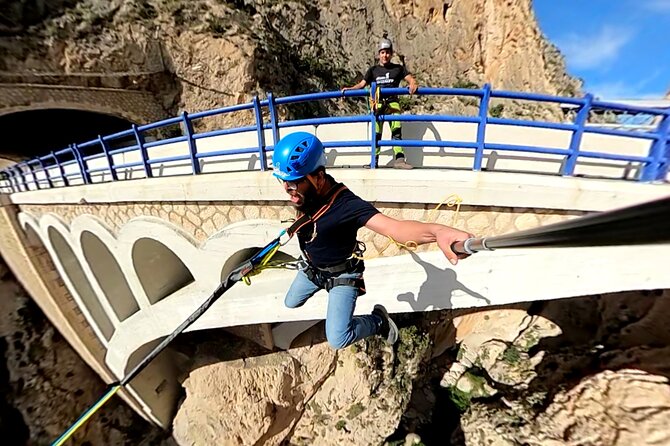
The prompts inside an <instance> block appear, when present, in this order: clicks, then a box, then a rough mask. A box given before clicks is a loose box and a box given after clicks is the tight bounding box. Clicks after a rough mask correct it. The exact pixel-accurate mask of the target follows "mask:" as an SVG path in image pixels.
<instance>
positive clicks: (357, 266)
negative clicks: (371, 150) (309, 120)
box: [272, 132, 472, 349]
mask: <svg viewBox="0 0 670 446" xmlns="http://www.w3.org/2000/svg"><path fill="white" fill-rule="evenodd" d="M272 162H273V175H274V176H275V177H276V178H277V179H278V180H279V181H280V183H281V184H282V186H283V187H284V190H285V191H286V193H287V194H288V195H289V197H290V200H291V204H292V205H293V206H294V207H295V208H296V210H297V214H298V216H297V222H300V223H298V224H297V225H296V226H298V227H299V229H297V235H298V242H299V244H300V249H301V250H302V252H303V257H304V260H305V265H306V266H305V267H304V268H303V269H301V270H299V271H298V274H297V276H296V277H295V279H294V280H293V283H292V284H291V287H290V288H289V290H288V293H287V295H286V298H285V300H284V303H285V304H286V306H287V307H289V308H297V307H300V306H301V305H303V304H304V303H305V302H306V301H307V300H308V299H309V298H310V297H312V296H313V295H314V294H315V293H316V292H317V291H319V290H321V289H325V290H327V291H328V310H327V314H326V337H327V338H328V342H329V343H330V345H331V346H332V347H333V348H335V349H339V348H344V347H346V346H348V345H350V344H352V343H354V342H356V341H358V340H360V339H363V338H366V337H368V336H372V335H375V334H380V335H381V336H383V337H385V338H386V341H387V342H388V343H390V344H394V343H395V342H396V341H397V339H398V328H397V327H396V325H395V323H394V322H393V320H392V319H391V318H390V317H389V315H388V313H387V311H386V309H385V308H384V306H382V305H375V307H374V311H373V312H372V314H369V315H365V316H356V317H354V316H353V313H354V308H355V306H356V299H357V297H358V296H361V295H363V294H365V284H364V282H363V270H364V269H365V266H364V263H363V260H362V254H363V251H364V248H365V245H363V243H362V242H359V241H357V239H356V238H357V232H358V229H359V228H361V227H363V226H365V227H366V228H368V229H370V230H372V231H374V232H376V233H378V234H381V235H384V236H388V237H391V238H393V239H394V240H396V241H398V242H400V243H409V242H410V241H413V242H415V243H416V244H417V245H422V244H425V243H432V242H437V245H438V246H439V248H440V249H441V250H442V252H443V253H444V255H445V256H446V257H447V258H448V259H449V261H450V262H451V263H452V264H454V265H455V264H456V263H457V262H458V259H459V258H465V257H467V256H466V255H457V254H455V253H454V252H453V251H452V250H451V245H452V243H454V242H456V241H463V240H466V239H468V238H470V237H472V235H471V234H468V233H466V232H463V231H459V230H457V229H454V228H451V227H448V226H444V225H441V224H437V223H423V222H420V221H415V220H396V219H394V218H391V217H388V216H386V215H384V214H382V213H380V212H379V210H377V209H376V208H375V207H374V206H373V205H372V204H371V203H369V202H367V201H365V200H363V199H361V198H359V197H358V196H356V195H355V194H354V193H353V192H351V191H350V190H348V189H347V188H346V187H345V186H344V185H343V184H341V183H338V182H336V181H335V179H334V178H333V177H332V176H330V175H328V174H327V173H326V157H325V153H324V148H323V144H322V143H321V141H320V140H319V139H318V138H317V137H316V136H314V135H312V134H310V133H306V132H296V133H291V134H289V135H287V136H285V137H284V138H282V139H281V140H279V141H278V142H277V144H276V146H275V149H274V155H273V160H272ZM301 221H302V222H301Z"/></svg>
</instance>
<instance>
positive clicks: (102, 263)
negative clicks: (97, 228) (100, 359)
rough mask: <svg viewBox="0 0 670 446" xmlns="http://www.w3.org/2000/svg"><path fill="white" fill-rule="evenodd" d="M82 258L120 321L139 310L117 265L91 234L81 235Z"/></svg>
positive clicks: (87, 232) (101, 243) (103, 246)
mask: <svg viewBox="0 0 670 446" xmlns="http://www.w3.org/2000/svg"><path fill="white" fill-rule="evenodd" d="M81 247H82V251H83V252H84V258H85V259H86V262H87V263H88V265H89V266H90V267H91V271H92V272H93V275H94V276H95V280H97V281H98V284H100V288H101V289H102V292H103V293H104V294H105V296H106V297H107V300H108V301H109V304H110V306H111V307H112V309H113V310H114V313H116V317H117V318H118V319H119V320H120V321H124V320H126V319H128V318H129V317H130V316H132V315H133V314H135V313H136V312H137V311H138V310H139V309H140V307H139V305H138V304H137V301H136V300H135V298H134V296H133V293H132V291H131V290H130V286H128V282H127V281H126V277H125V276H124V274H123V271H121V267H120V266H119V263H118V262H117V261H116V259H115V258H114V255H112V253H111V251H110V250H109V248H107V246H106V245H105V244H104V243H103V242H102V241H101V240H100V239H99V238H98V237H97V236H96V235H95V234H93V233H92V232H89V231H84V232H82V234H81Z"/></svg>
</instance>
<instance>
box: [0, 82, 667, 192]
mask: <svg viewBox="0 0 670 446" xmlns="http://www.w3.org/2000/svg"><path fill="white" fill-rule="evenodd" d="M375 92H376V93H377V94H375ZM408 93H409V92H408V89H407V88H385V89H380V90H379V91H378V92H377V90H376V85H374V84H373V85H372V86H371V89H370V90H349V91H346V92H340V91H328V92H319V93H309V94H302V95H297V96H287V97H282V98H276V97H274V95H273V94H272V93H268V94H267V98H266V99H260V98H258V97H254V98H253V100H252V101H251V102H250V103H246V104H239V105H233V106H228V107H222V108H218V109H214V110H206V111H201V112H197V113H186V112H184V113H182V114H181V115H180V116H178V117H173V118H169V119H165V120H162V121H158V122H154V123H150V124H146V125H142V126H137V125H133V126H132V128H131V129H129V130H125V131H123V132H118V133H115V134H112V135H107V136H98V137H97V138H96V139H94V140H91V141H87V142H84V143H80V144H71V145H70V146H69V147H67V148H65V149H63V150H59V151H56V152H50V153H48V154H46V155H43V156H41V157H37V158H34V159H31V160H28V161H22V162H20V163H17V164H14V165H12V166H9V167H7V168H5V169H4V170H3V171H2V172H0V186H1V190H2V191H3V192H22V191H28V190H36V189H50V188H53V187H63V186H65V187H67V186H70V185H72V181H73V180H75V181H76V182H77V183H78V184H82V183H83V184H92V183H94V182H97V181H94V178H96V179H99V178H100V177H101V176H103V177H102V179H104V175H105V174H109V179H110V181H119V180H121V178H119V175H118V172H119V170H121V169H130V168H136V167H141V168H142V171H143V174H144V176H145V177H146V178H151V177H153V176H154V168H155V166H156V165H158V164H161V165H165V164H169V163H174V162H183V161H188V162H189V164H190V167H191V171H190V173H191V174H193V175H198V174H201V173H202V168H201V161H202V160H204V159H207V158H212V157H219V156H222V155H241V154H257V156H258V160H259V166H260V170H266V169H267V168H268V160H267V155H268V153H269V152H272V150H273V149H274V146H273V144H274V141H277V140H278V138H279V134H280V132H279V130H280V129H286V128H291V127H298V126H306V125H310V126H318V125H324V124H338V123H370V125H371V126H372V127H370V128H371V129H372V128H374V125H375V124H376V123H377V122H383V121H402V122H451V123H471V124H475V125H476V126H477V132H476V139H475V140H474V141H471V142H466V141H424V140H411V139H410V140H377V139H376V138H375V133H374V132H373V131H370V132H369V133H370V137H369V139H367V140H341V141H326V142H325V146H326V147H327V148H333V147H337V148H348V147H359V148H360V147H368V148H369V149H370V160H371V161H370V165H371V166H370V167H371V168H376V167H377V166H376V160H375V152H376V149H377V147H378V146H379V147H390V146H400V147H451V148H459V149H469V150H472V151H473V158H474V161H473V165H472V169H473V170H475V171H478V170H481V169H482V161H483V158H484V152H485V151H486V150H500V151H509V152H516V153H519V152H523V153H535V154H552V155H558V156H562V157H564V162H563V164H562V167H561V170H560V174H561V175H563V176H572V175H574V174H575V167H576V165H577V161H578V160H579V159H580V158H590V159H600V160H610V161H623V162H636V163H640V165H641V166H642V168H641V172H640V174H639V176H638V180H639V181H643V182H651V181H664V180H665V178H666V176H667V174H668V169H669V168H670V110H661V109H652V108H643V107H636V106H628V105H623V104H616V103H608V102H601V101H596V100H594V98H593V97H592V96H591V95H588V94H587V95H586V96H585V97H583V98H569V97H558V96H549V95H543V94H534V93H521V92H512V91H495V90H492V89H491V87H490V85H488V84H486V85H484V87H483V88H481V89H463V88H427V87H421V88H419V89H418V91H417V92H416V95H424V96H468V97H473V98H476V99H478V100H479V107H478V113H477V114H476V115H475V116H455V115H411V114H405V115H386V114H383V115H378V114H376V113H375V110H374V109H373V107H371V108H370V110H369V112H368V113H367V114H362V115H352V116H332V117H317V118H309V119H295V120H290V121H284V122H280V119H279V114H278V111H277V109H278V107H279V106H285V105H290V104H297V103H304V102H314V101H324V100H332V99H342V98H372V99H375V98H377V99H378V98H383V97H388V96H399V95H407V94H408ZM494 98H495V99H511V100H523V101H534V102H548V103H554V104H558V105H561V104H569V105H574V106H576V107H577V113H576V115H575V118H574V121H573V122H572V123H552V122H541V121H529V120H522V119H507V118H499V117H491V116H489V115H490V113H491V106H490V103H491V100H492V99H494ZM594 110H616V111H620V112H626V113H644V114H647V115H652V116H657V117H658V118H657V119H658V123H657V125H656V126H655V128H651V129H650V130H648V131H632V130H625V129H610V128H601V127H594V126H589V125H587V122H588V117H589V115H590V113H591V112H592V111H594ZM240 111H251V112H252V113H253V117H254V121H255V122H254V124H253V125H246V126H240V127H235V128H227V129H220V130H215V131H209V132H202V133H198V132H196V131H195V130H194V129H195V128H196V127H197V126H194V122H196V121H198V120H201V119H203V118H208V117H212V116H217V115H227V114H231V113H236V112H240ZM264 116H267V117H268V118H267V119H266V118H265V117H264ZM490 124H496V125H506V126H521V127H532V128H542V129H553V130H562V131H569V132H572V134H571V138H570V143H569V145H568V146H567V147H565V148H550V147H540V146H528V145H514V144H501V143H492V142H487V141H486V134H487V126H488V125H490ZM174 125H179V126H180V127H181V133H182V135H181V136H176V137H170V138H165V139H161V140H158V141H148V140H147V136H146V134H147V132H149V131H151V130H157V129H162V128H165V127H168V126H174ZM266 130H269V131H270V132H271V133H270V134H271V135H272V140H273V144H267V141H266V134H265V131H266ZM244 132H255V133H256V145H255V146H253V147H238V148H235V149H227V150H213V151H212V150H210V151H204V150H201V151H199V149H198V143H199V141H203V140H205V139H206V138H210V137H214V136H222V135H233V134H238V133H244ZM587 133H595V134H602V135H609V136H618V137H627V138H640V139H644V140H648V141H650V149H649V153H648V154H647V155H646V156H639V155H632V154H610V153H601V152H594V151H585V150H582V149H581V145H582V139H583V137H584V135H585V134H587ZM129 138H133V139H134V142H135V143H134V144H132V145H129V146H125V147H121V148H115V149H112V148H111V146H110V143H112V142H118V140H121V139H129ZM182 142H186V143H187V146H188V150H187V152H186V153H185V154H183V155H173V156H164V157H162V158H161V157H156V156H153V157H152V156H150V152H152V151H153V150H152V149H154V148H156V147H161V146H165V145H167V144H174V143H182ZM96 148H97V151H95V152H94V153H90V154H88V155H86V152H91V151H93V150H95V149H96ZM126 154H136V155H137V156H136V158H138V159H136V160H126V161H123V160H121V162H120V161H119V158H123V157H122V156H121V155H126ZM95 160H104V162H105V165H104V166H102V167H91V166H90V164H91V162H92V161H95Z"/></svg>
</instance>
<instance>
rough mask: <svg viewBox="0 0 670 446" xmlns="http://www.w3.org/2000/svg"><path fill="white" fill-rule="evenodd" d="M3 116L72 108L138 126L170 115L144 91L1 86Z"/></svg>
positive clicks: (1, 111)
mask: <svg viewBox="0 0 670 446" xmlns="http://www.w3.org/2000/svg"><path fill="white" fill-rule="evenodd" d="M0 104H1V105H0V115H2V114H7V113H12V112H13V111H15V110H16V111H18V110H22V111H23V110H28V109H34V110H37V109H44V108H49V107H52V108H53V107H68V106H69V108H76V109H80V110H87V111H92V112H99V113H105V114H110V115H114V116H120V117H122V118H125V119H127V120H129V121H131V122H135V123H141V124H144V123H149V122H154V121H160V120H161V119H165V118H166V117H167V116H166V111H165V109H164V108H163V106H162V105H161V104H160V103H159V102H158V101H157V100H156V98H155V97H154V95H153V94H151V93H148V92H144V91H130V90H115V89H108V88H84V87H68V86H60V87H59V86H51V85H19V84H0Z"/></svg>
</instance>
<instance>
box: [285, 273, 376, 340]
mask: <svg viewBox="0 0 670 446" xmlns="http://www.w3.org/2000/svg"><path fill="white" fill-rule="evenodd" d="M362 275H363V274H361V273H344V274H340V275H339V276H337V277H340V278H343V279H358V278H360V277H361V276H362ZM320 289H322V287H320V286H318V285H316V284H315V283H314V282H312V281H311V280H309V279H308V278H307V275H306V274H305V273H304V271H298V275H297V276H296V277H295V279H294V280H293V283H292V284H291V288H289V290H288V293H287V294H286V298H285V299H284V304H285V305H286V306H287V307H289V308H297V307H300V306H302V305H303V304H304V303H305V302H307V299H309V298H310V297H312V296H313V295H314V294H315V293H316V292H317V291H319V290H320ZM357 297H358V290H357V289H356V288H355V287H353V286H345V285H340V286H336V287H334V288H332V289H331V290H330V293H328V312H327V314H326V338H328V343H329V344H330V345H331V347H333V348H335V349H338V348H344V347H346V346H348V345H351V344H353V343H354V342H356V341H358V340H360V339H363V338H367V337H368V336H372V335H374V334H376V333H377V332H378V331H379V328H380V326H381V323H382V321H381V318H380V317H378V316H375V315H372V314H370V315H366V316H356V317H354V308H355V307H356V298H357Z"/></svg>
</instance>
